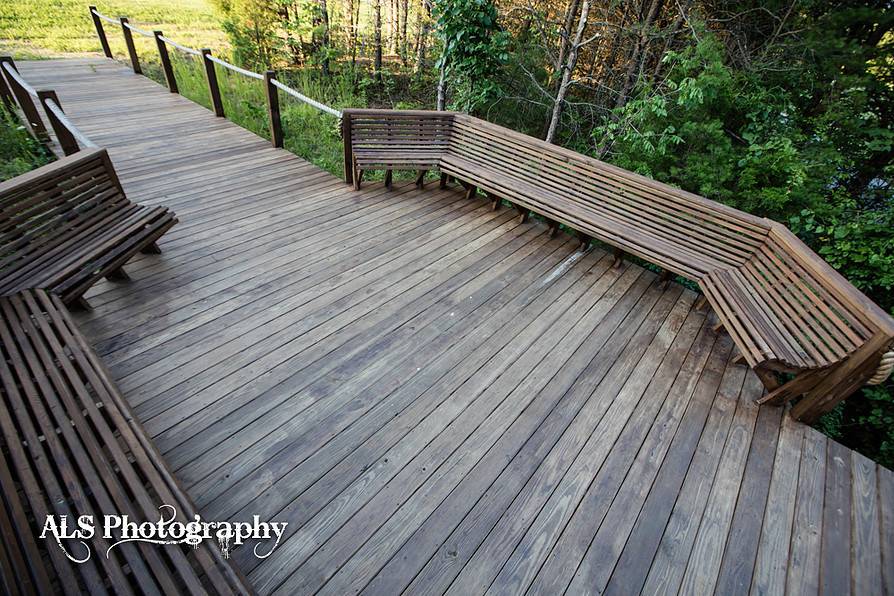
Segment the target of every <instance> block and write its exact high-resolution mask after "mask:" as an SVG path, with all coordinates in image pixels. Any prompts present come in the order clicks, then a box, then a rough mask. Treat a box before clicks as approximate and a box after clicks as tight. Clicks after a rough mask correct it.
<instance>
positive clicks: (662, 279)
mask: <svg viewBox="0 0 894 596" xmlns="http://www.w3.org/2000/svg"><path fill="white" fill-rule="evenodd" d="M670 278H671V272H670V271H667V270H664V271H662V272H661V275H660V276H658V284H659V285H660V287H661V289H662V290H666V289H667V284H668V282H670Z"/></svg>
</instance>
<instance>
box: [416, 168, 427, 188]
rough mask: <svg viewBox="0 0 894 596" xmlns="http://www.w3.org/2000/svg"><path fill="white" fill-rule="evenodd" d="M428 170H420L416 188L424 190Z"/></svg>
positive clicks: (417, 175)
mask: <svg viewBox="0 0 894 596" xmlns="http://www.w3.org/2000/svg"><path fill="white" fill-rule="evenodd" d="M427 171H428V170H419V172H418V173H417V174H416V188H422V187H424V186H425V174H426V172H427Z"/></svg>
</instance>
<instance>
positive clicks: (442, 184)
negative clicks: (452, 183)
mask: <svg viewBox="0 0 894 596" xmlns="http://www.w3.org/2000/svg"><path fill="white" fill-rule="evenodd" d="M438 188H440V189H441V190H444V189H445V188H447V174H441V181H440V182H439V183H438Z"/></svg>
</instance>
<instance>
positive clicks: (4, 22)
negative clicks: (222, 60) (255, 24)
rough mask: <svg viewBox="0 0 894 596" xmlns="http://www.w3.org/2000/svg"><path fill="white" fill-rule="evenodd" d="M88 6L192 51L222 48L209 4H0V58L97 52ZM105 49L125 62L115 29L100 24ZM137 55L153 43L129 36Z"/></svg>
mask: <svg viewBox="0 0 894 596" xmlns="http://www.w3.org/2000/svg"><path fill="white" fill-rule="evenodd" d="M88 4H96V6H97V9H98V10H99V11H100V12H101V13H103V14H106V15H109V16H111V17H118V16H126V17H128V18H129V19H130V21H131V23H133V24H134V25H136V26H138V27H141V28H144V29H150V30H151V29H160V30H162V31H164V33H165V35H167V36H169V37H171V38H172V39H175V40H177V41H178V42H180V43H182V44H184V45H188V46H191V47H195V48H203V47H209V48H213V49H215V50H218V49H220V50H225V49H226V48H227V45H228V44H227V39H226V35H225V34H224V33H223V31H221V28H220V24H219V23H218V20H217V17H216V15H215V14H214V10H213V8H212V6H211V2H210V0H96V2H83V1H82V0H52V2H47V1H46V0H3V2H0V53H3V54H12V55H13V57H16V58H46V57H51V56H55V55H59V54H64V53H68V52H99V51H100V46H99V39H97V37H96V31H95V30H94V28H93V22H92V21H91V20H90V16H89V14H88V12H87V5H88ZM104 28H105V31H106V36H107V37H108V40H109V45H111V47H112V51H113V53H114V54H115V55H116V56H124V54H125V51H126V50H125V46H124V37H123V35H122V32H121V28H120V27H116V26H115V25H112V24H110V23H105V22H104ZM134 42H135V43H136V45H137V50H138V51H139V52H140V53H141V54H144V53H145V54H149V53H155V41H154V40H153V39H149V38H145V37H142V36H139V35H135V36H134Z"/></svg>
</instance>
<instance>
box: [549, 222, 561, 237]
mask: <svg viewBox="0 0 894 596" xmlns="http://www.w3.org/2000/svg"><path fill="white" fill-rule="evenodd" d="M558 233H559V222H557V221H554V220H550V221H549V237H550V238H555V237H556V235H557V234H558Z"/></svg>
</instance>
